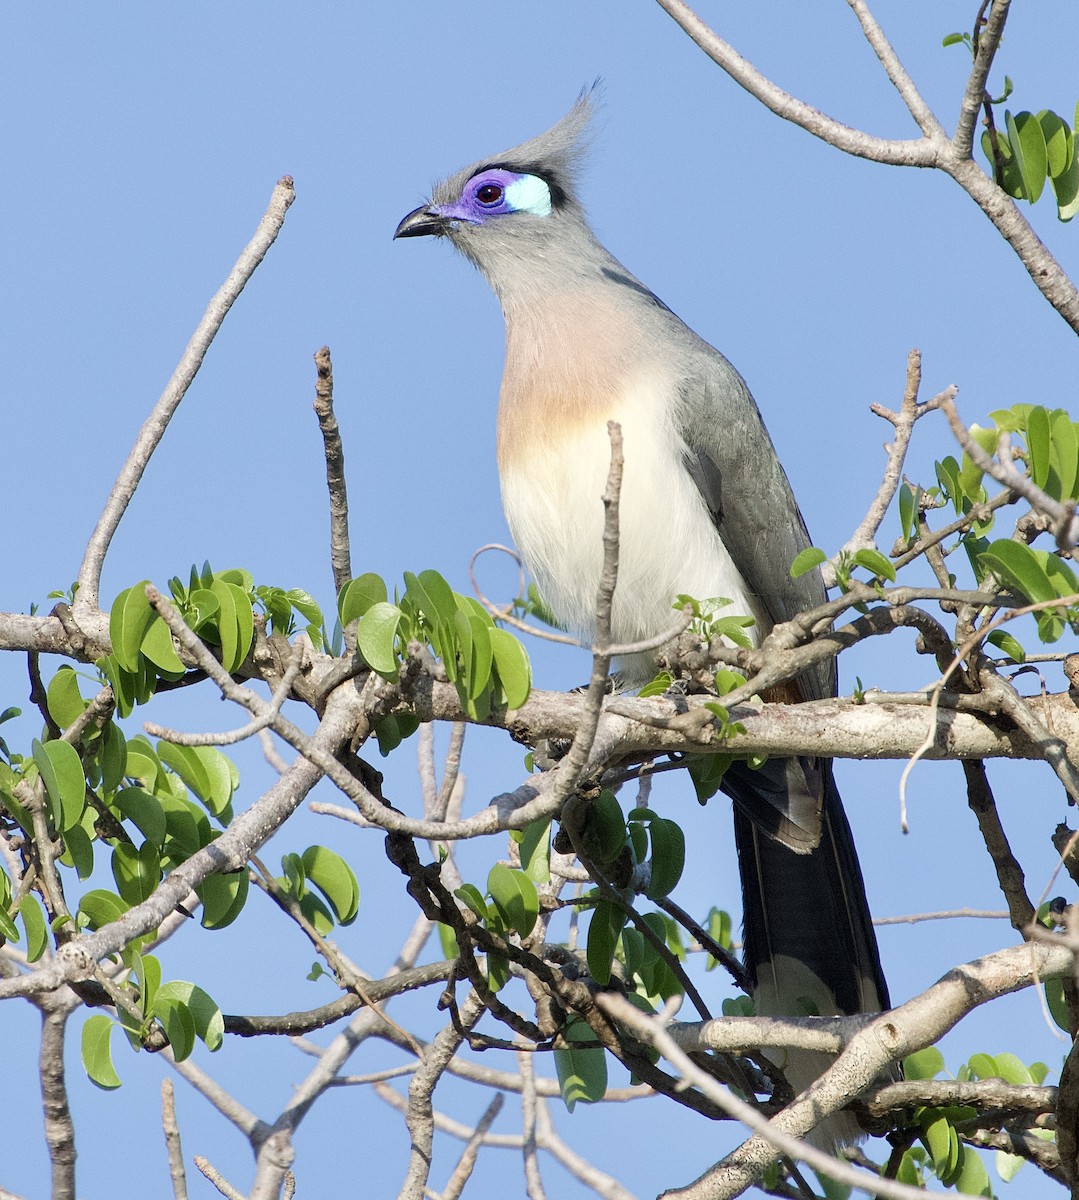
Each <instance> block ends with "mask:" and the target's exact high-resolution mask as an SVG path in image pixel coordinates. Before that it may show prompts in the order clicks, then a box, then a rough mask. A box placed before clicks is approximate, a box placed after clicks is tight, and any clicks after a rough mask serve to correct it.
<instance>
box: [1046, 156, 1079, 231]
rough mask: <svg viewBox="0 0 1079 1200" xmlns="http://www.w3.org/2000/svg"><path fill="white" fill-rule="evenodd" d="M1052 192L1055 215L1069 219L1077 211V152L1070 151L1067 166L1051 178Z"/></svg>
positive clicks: (1078, 207) (1078, 185)
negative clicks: (1055, 207) (1055, 203)
mask: <svg viewBox="0 0 1079 1200" xmlns="http://www.w3.org/2000/svg"><path fill="white" fill-rule="evenodd" d="M1052 184H1053V194H1054V198H1055V199H1056V202H1057V217H1058V218H1059V219H1060V220H1061V221H1070V220H1071V219H1072V217H1074V216H1075V214H1076V213H1077V212H1079V154H1076V153H1074V147H1073V153H1072V159H1071V162H1070V164H1069V165H1068V167H1067V168H1066V169H1065V170H1064V171H1062V172H1061V173H1060V174H1059V175H1054V176H1053V179H1052Z"/></svg>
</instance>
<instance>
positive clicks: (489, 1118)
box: [442, 1092, 504, 1200]
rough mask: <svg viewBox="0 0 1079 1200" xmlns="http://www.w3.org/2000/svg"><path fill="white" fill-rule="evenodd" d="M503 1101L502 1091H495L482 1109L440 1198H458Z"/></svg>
mask: <svg viewBox="0 0 1079 1200" xmlns="http://www.w3.org/2000/svg"><path fill="white" fill-rule="evenodd" d="M503 1103H504V1098H503V1096H502V1093H501V1092H496V1093H495V1095H494V1096H493V1097H492V1099H491V1102H490V1104H488V1105H487V1107H486V1109H484V1112H483V1116H482V1117H480V1119H479V1120H478V1121H477V1122H476V1128H475V1130H474V1131H473V1134H472V1136H471V1137H470V1138H469V1139H468V1141H467V1142H466V1143H465V1148H464V1150H462V1151H461V1157H460V1158H459V1159H458V1160H457V1166H455V1167H454V1168H453V1173H452V1174H451V1175H450V1177H449V1179H448V1180H446V1186H445V1187H444V1188H443V1189H442V1200H459V1197H460V1195H461V1193H462V1192H463V1191H464V1189H465V1184H466V1183H468V1181H469V1179H470V1178H471V1177H472V1169H473V1168H474V1167H475V1165H476V1158H477V1157H478V1155H479V1152H480V1147H481V1146H482V1145H483V1138H484V1135H485V1134H486V1133H487V1131H488V1129H490V1128H491V1126H492V1125H493V1124H494V1121H495V1118H496V1117H497V1116H498V1114H499V1113H500V1112H501V1111H502V1105H503Z"/></svg>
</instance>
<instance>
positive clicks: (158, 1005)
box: [152, 984, 195, 1062]
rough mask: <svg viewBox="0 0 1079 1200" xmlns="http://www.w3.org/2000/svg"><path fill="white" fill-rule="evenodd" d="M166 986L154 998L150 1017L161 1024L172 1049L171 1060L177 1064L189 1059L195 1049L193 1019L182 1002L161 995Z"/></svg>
mask: <svg viewBox="0 0 1079 1200" xmlns="http://www.w3.org/2000/svg"><path fill="white" fill-rule="evenodd" d="M168 986H169V985H168V984H165V985H164V987H162V988H161V989H160V991H159V992H158V995H157V996H155V997H154V1010H153V1014H152V1015H153V1016H154V1017H156V1018H157V1020H158V1021H160V1022H161V1027H162V1028H163V1029H164V1030H165V1036H166V1037H167V1038H168V1039H169V1045H170V1046H171V1047H172V1056H173V1058H175V1059H176V1061H177V1062H183V1061H184V1059H186V1058H190V1057H191V1051H192V1050H194V1049H195V1018H194V1016H193V1015H192V1013H191V1010H190V1009H189V1008H188V1007H187V1005H186V1004H184V1003H183V1002H182V1001H180V1000H177V999H175V998H172V997H166V996H162V995H161V992H163V991H164V990H165V987H168Z"/></svg>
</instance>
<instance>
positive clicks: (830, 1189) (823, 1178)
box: [813, 1171, 854, 1200]
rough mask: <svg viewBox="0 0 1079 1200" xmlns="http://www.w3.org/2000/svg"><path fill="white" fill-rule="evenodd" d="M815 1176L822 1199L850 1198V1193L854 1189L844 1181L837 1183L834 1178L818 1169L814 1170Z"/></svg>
mask: <svg viewBox="0 0 1079 1200" xmlns="http://www.w3.org/2000/svg"><path fill="white" fill-rule="evenodd" d="M813 1174H814V1175H816V1177H817V1183H818V1184H819V1185H820V1190H821V1195H822V1196H823V1197H824V1200H850V1196H851V1193H852V1192H853V1191H854V1189H853V1188H852V1187H851V1186H850V1185H849V1184H846V1183H837V1182H836V1180H834V1179H832V1178H830V1177H829V1176H828V1175H824V1174H822V1173H821V1172H820V1171H814V1172H813Z"/></svg>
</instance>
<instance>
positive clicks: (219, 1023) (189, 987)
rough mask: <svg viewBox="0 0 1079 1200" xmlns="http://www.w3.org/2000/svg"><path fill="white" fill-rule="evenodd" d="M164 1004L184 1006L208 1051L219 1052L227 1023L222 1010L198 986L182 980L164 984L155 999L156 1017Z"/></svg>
mask: <svg viewBox="0 0 1079 1200" xmlns="http://www.w3.org/2000/svg"><path fill="white" fill-rule="evenodd" d="M162 1004H178V1005H182V1006H183V1007H184V1008H186V1009H187V1011H188V1012H189V1013H190V1015H191V1019H192V1022H193V1028H194V1031H195V1033H196V1035H197V1036H198V1037H199V1039H200V1040H201V1041H203V1042H204V1043H205V1044H206V1049H207V1050H217V1049H218V1048H219V1047H220V1045H221V1043H222V1041H223V1040H224V1036H225V1021H224V1018H223V1017H222V1016H221V1009H220V1008H218V1006H217V1003H216V1002H215V1001H214V1000H213V998H212V997H210V996H209V995H207V993H206V992H204V991H203V990H202V988H200V987H199V986H198V985H197V984H194V983H188V982H187V981H186V980H182V979H174V980H172V981H171V982H169V983H163V984H162V985H161V987H160V988H158V990H157V994H156V996H155V997H154V1015H155V1016H157V1015H158V1011H159V1008H160V1006H161V1005H162ZM169 1040H170V1041H171V1040H172V1039H171V1038H170V1039H169Z"/></svg>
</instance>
